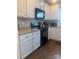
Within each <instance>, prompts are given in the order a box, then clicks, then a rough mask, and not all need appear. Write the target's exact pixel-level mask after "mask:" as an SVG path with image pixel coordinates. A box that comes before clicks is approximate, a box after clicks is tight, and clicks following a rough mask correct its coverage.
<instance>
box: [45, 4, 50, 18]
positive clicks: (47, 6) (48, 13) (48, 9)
mask: <svg viewBox="0 0 79 59" xmlns="http://www.w3.org/2000/svg"><path fill="white" fill-rule="evenodd" d="M45 19H50V6H49V5H48V4H46V3H45Z"/></svg>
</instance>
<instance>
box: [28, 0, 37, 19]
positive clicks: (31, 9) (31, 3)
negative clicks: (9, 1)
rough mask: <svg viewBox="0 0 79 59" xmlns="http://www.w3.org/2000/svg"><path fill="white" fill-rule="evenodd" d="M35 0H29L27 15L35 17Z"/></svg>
mask: <svg viewBox="0 0 79 59" xmlns="http://www.w3.org/2000/svg"><path fill="white" fill-rule="evenodd" d="M35 1H36V0H27V17H28V18H34V17H35Z"/></svg>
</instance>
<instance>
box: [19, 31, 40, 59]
mask: <svg viewBox="0 0 79 59" xmlns="http://www.w3.org/2000/svg"><path fill="white" fill-rule="evenodd" d="M20 47H21V57H22V59H24V57H27V56H28V55H29V54H31V53H32V52H33V51H34V50H36V49H37V48H39V47H40V31H36V32H33V33H30V34H26V35H23V36H20Z"/></svg>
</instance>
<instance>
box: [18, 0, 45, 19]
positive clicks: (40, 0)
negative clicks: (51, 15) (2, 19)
mask: <svg viewBox="0 0 79 59" xmlns="http://www.w3.org/2000/svg"><path fill="white" fill-rule="evenodd" d="M35 8H40V9H44V0H17V16H21V17H26V18H35Z"/></svg>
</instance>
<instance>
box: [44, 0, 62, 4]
mask: <svg viewBox="0 0 79 59" xmlns="http://www.w3.org/2000/svg"><path fill="white" fill-rule="evenodd" d="M44 1H45V2H46V3H47V4H49V5H54V4H60V3H61V0H44Z"/></svg>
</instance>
